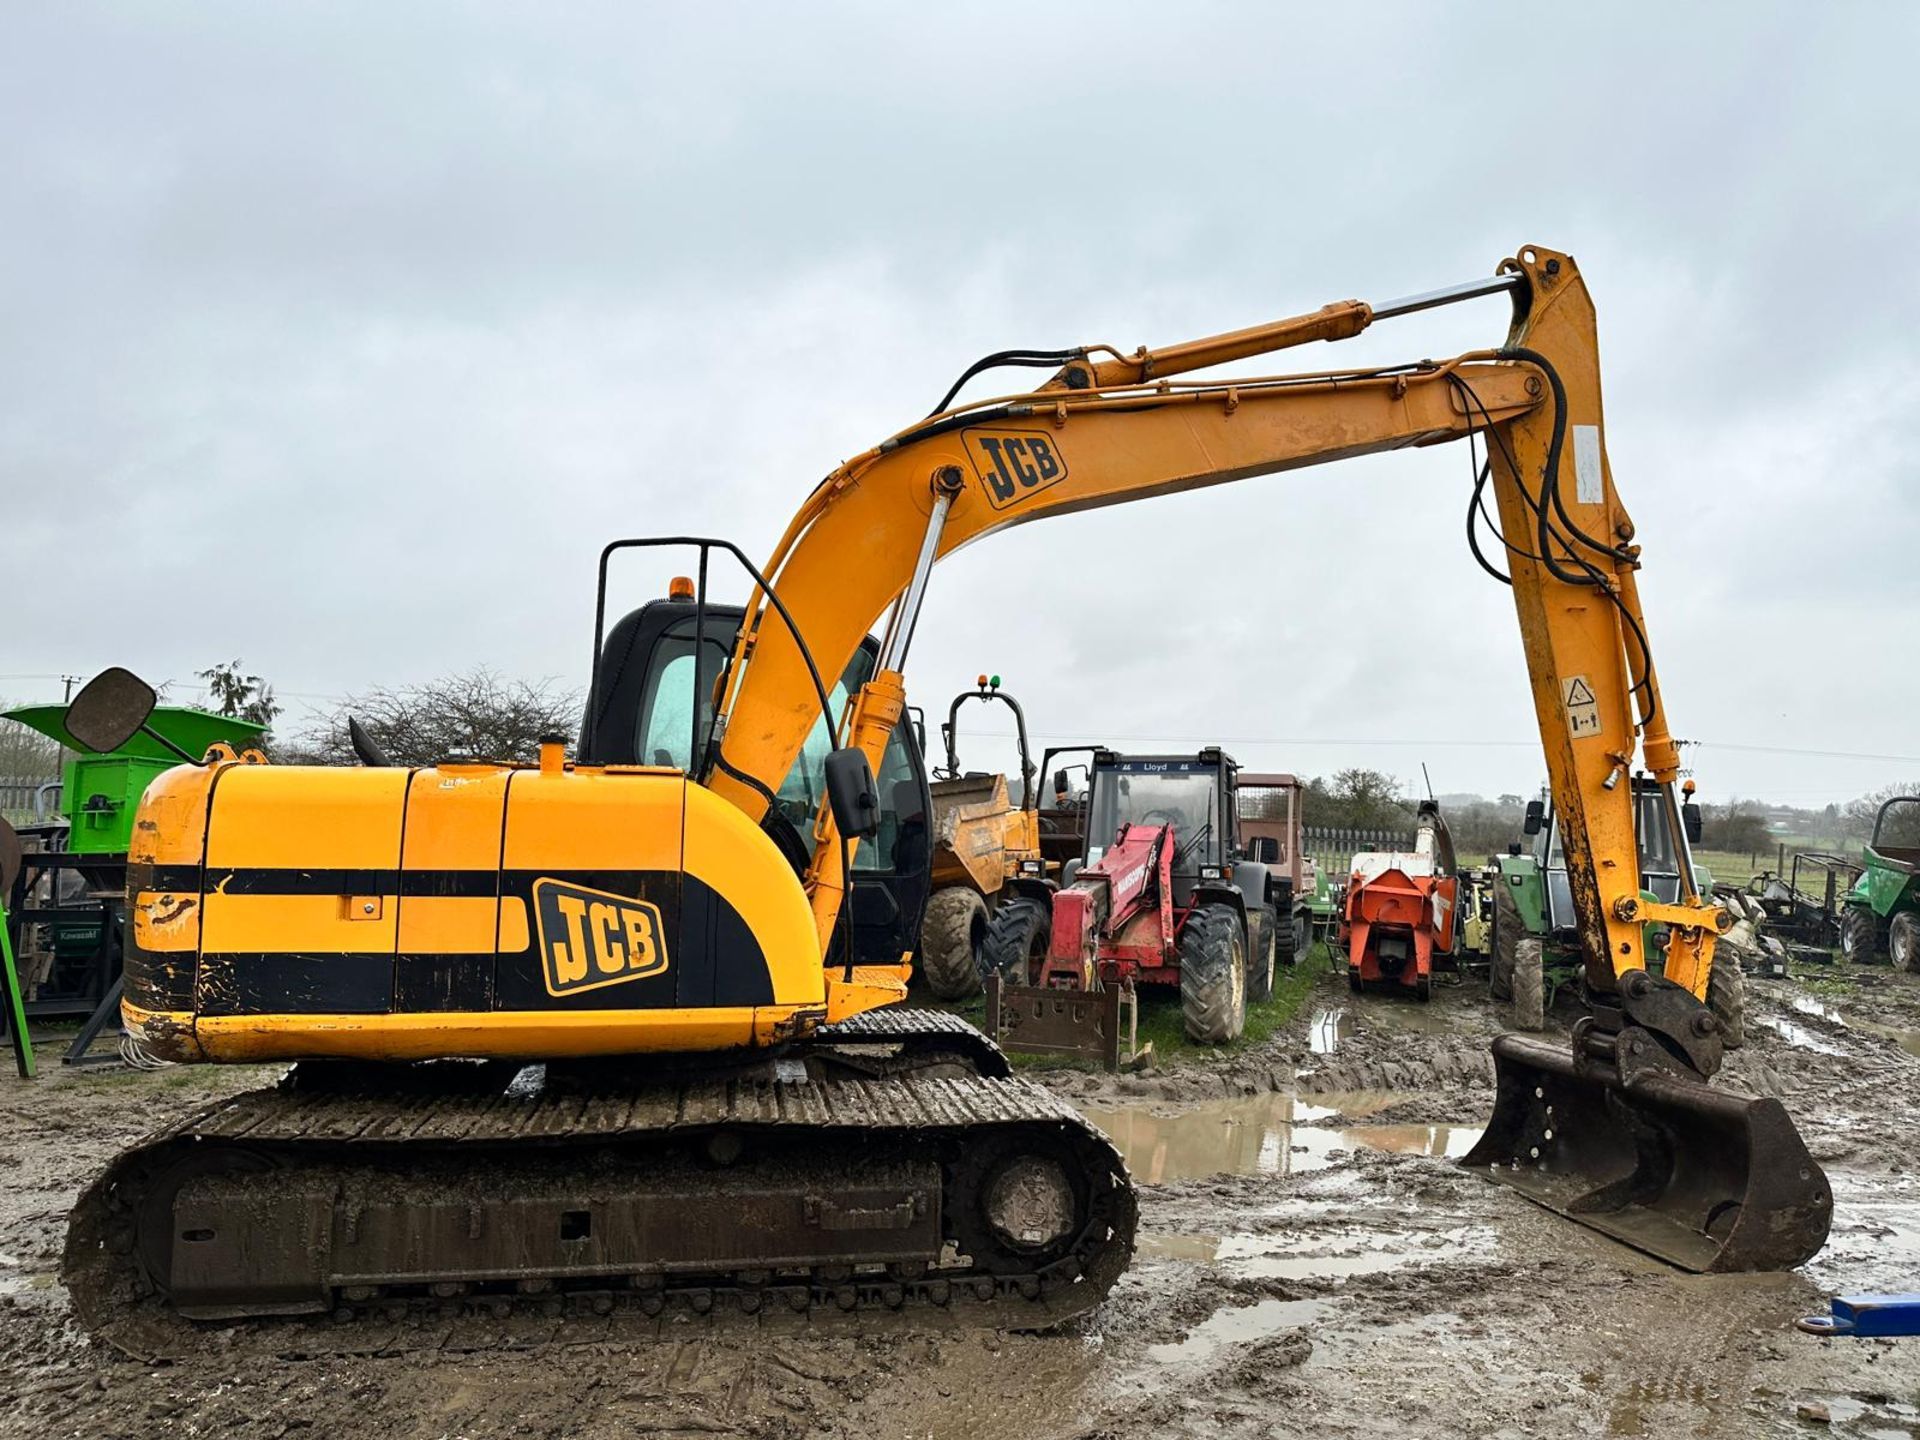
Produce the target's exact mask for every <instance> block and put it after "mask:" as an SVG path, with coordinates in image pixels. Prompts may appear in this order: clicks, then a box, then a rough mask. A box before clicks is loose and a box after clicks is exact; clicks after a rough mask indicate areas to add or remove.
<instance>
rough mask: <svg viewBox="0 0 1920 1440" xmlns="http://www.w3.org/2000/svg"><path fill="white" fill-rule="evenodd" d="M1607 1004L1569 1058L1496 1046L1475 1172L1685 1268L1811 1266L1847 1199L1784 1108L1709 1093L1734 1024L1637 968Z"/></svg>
mask: <svg viewBox="0 0 1920 1440" xmlns="http://www.w3.org/2000/svg"><path fill="white" fill-rule="evenodd" d="M1607 998H1608V999H1609V1000H1610V1001H1615V1002H1617V1003H1614V1004H1607V1005H1601V1006H1597V1007H1596V1010H1595V1013H1593V1014H1592V1015H1589V1016H1588V1017H1586V1018H1584V1019H1582V1020H1581V1021H1580V1022H1579V1023H1578V1024H1577V1025H1576V1026H1575V1027H1574V1031H1573V1043H1572V1044H1571V1045H1570V1046H1568V1045H1563V1044H1559V1043H1556V1042H1554V1041H1550V1040H1545V1039H1541V1038H1538V1037H1534V1036H1527V1035H1517V1034H1507V1035H1501V1036H1500V1037H1498V1038H1497V1039H1496V1040H1495V1041H1494V1042H1493V1059H1494V1077H1495V1084H1496V1091H1495V1097H1494V1108H1493V1118H1492V1119H1491V1120H1490V1121H1489V1122H1488V1125H1487V1129H1486V1133H1485V1135H1483V1136H1482V1137H1481V1140H1480V1143H1479V1144H1477V1145H1476V1146H1474V1148H1473V1149H1472V1151H1470V1152H1469V1153H1468V1155H1467V1156H1466V1158H1465V1159H1464V1160H1463V1161H1462V1162H1461V1163H1463V1164H1465V1165H1469V1166H1475V1167H1482V1168H1485V1169H1486V1170H1487V1171H1488V1174H1489V1175H1490V1176H1491V1177H1492V1178H1493V1179H1495V1180H1498V1181H1500V1182H1501V1183H1502V1184H1505V1185H1509V1186H1511V1187H1513V1188H1514V1189H1515V1190H1518V1191H1519V1192H1520V1193H1521V1194H1522V1195H1525V1196H1526V1197H1527V1198H1528V1199H1530V1200H1532V1201H1534V1202H1536V1203H1537V1204H1540V1205H1543V1206H1545V1207H1546V1208H1547V1209H1549V1210H1553V1211H1555V1212H1556V1213H1558V1214H1561V1215H1564V1216H1566V1217H1567V1218H1569V1219H1571V1220H1577V1221H1579V1222H1580V1223H1581V1224H1583V1225H1588V1226H1591V1227H1592V1228H1593V1229H1595V1230H1599V1231H1601V1232H1602V1233H1604V1234H1607V1235H1610V1236H1612V1237H1613V1238H1614V1239H1616V1240H1619V1241H1622V1242H1623V1243H1625V1244H1628V1245H1631V1246H1633V1247H1634V1248H1635V1249H1638V1250H1644V1251H1645V1252H1647V1253H1648V1254H1650V1255H1654V1256H1657V1257H1659V1258H1660V1259H1662V1260H1665V1261H1667V1262H1668V1263H1669V1264H1672V1265H1677V1266H1679V1267H1680V1268H1682V1269H1684V1270H1692V1271H1696V1272H1701V1273H1705V1272H1709V1271H1713V1272H1721V1271H1748V1270H1787V1269H1792V1268H1793V1267H1794V1266H1796V1265H1799V1264H1801V1263H1802V1262H1804V1261H1806V1260H1807V1259H1809V1258H1811V1257H1812V1256H1813V1255H1814V1254H1815V1253H1816V1252H1817V1251H1818V1250H1819V1249H1820V1247H1821V1246H1822V1245H1823V1244H1825V1243H1826V1238H1827V1226H1828V1224H1829V1223H1830V1221H1831V1219H1832V1215H1833V1193H1832V1190H1831V1188H1830V1187H1829V1186H1828V1184H1827V1177H1826V1175H1825V1174H1824V1173H1823V1172H1822V1171H1821V1169H1820V1167H1819V1165H1817V1164H1816V1163H1814V1160H1813V1157H1812V1156H1811V1155H1809V1154H1808V1153H1807V1148H1806V1146H1805V1145H1804V1144H1803V1143H1802V1142H1801V1139H1800V1136H1799V1133H1798V1132H1797V1131H1796V1130H1795V1129H1794V1127H1793V1122H1792V1121H1791V1120H1790V1119H1789V1118H1788V1117H1787V1112H1786V1109H1785V1107H1783V1106H1782V1105H1781V1104H1780V1102H1779V1101H1778V1100H1770V1099H1758V1098H1755V1097H1754V1096H1750V1095H1741V1094H1738V1093H1735V1092H1732V1091H1727V1090H1721V1089H1715V1088H1712V1087H1710V1086H1709V1085H1708V1084H1707V1078H1708V1077H1709V1076H1711V1075H1712V1074H1713V1073H1714V1072H1715V1071H1717V1070H1718V1069H1719V1068H1720V1056H1721V1041H1720V1034H1719V1027H1718V1026H1717V1024H1715V1022H1714V1020H1713V1017H1712V1015H1711V1014H1710V1012H1708V1011H1707V1009H1706V1008H1705V1007H1704V1006H1702V1005H1701V1004H1700V1002H1699V1001H1698V1000H1696V999H1695V998H1694V997H1693V996H1692V995H1691V994H1690V993H1688V991H1687V990H1685V989H1684V988H1683V987H1681V986H1680V985H1677V984H1675V983H1674V982H1673V981H1671V980H1667V979H1665V978H1663V977H1656V976H1652V975H1649V974H1647V973H1646V972H1645V971H1643V970H1635V971H1631V972H1629V973H1628V974H1627V975H1625V976H1624V977H1622V980H1621V986H1620V992H1619V994H1618V995H1617V996H1610V997H1607Z"/></svg>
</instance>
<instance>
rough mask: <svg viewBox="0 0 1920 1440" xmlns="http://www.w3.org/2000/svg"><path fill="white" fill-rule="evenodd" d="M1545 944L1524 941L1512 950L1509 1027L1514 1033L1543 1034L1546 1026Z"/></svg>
mask: <svg viewBox="0 0 1920 1440" xmlns="http://www.w3.org/2000/svg"><path fill="white" fill-rule="evenodd" d="M1546 949H1547V946H1546V942H1545V941H1544V940H1539V939H1535V938H1533V937H1531V936H1530V937H1528V938H1527V939H1525V940H1521V941H1518V942H1516V943H1515V945H1514V947H1513V972H1512V974H1511V975H1510V976H1509V977H1508V979H1509V981H1510V983H1511V985H1512V987H1513V1024H1514V1028H1515V1029H1517V1030H1544V1029H1545V1028H1546V1024H1547V1006H1546V998H1547V976H1546Z"/></svg>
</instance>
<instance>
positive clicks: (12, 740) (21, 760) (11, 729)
mask: <svg viewBox="0 0 1920 1440" xmlns="http://www.w3.org/2000/svg"><path fill="white" fill-rule="evenodd" d="M13 707H14V702H13V701H11V700H0V710H11V709H13ZM60 757H61V749H60V746H59V744H58V743H57V742H56V741H53V740H49V739H48V738H47V737H46V736H44V735H42V734H41V733H40V732H39V731H38V730H29V729H28V728H27V727H26V726H24V725H22V724H20V723H19V722H18V721H16V720H0V778H3V779H7V780H58V779H59V778H60Z"/></svg>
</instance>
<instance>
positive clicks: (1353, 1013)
mask: <svg viewBox="0 0 1920 1440" xmlns="http://www.w3.org/2000/svg"><path fill="white" fill-rule="evenodd" d="M1358 1005H1359V1009H1358V1010H1356V1009H1354V1008H1352V1007H1350V1006H1346V1005H1330V1006H1328V1007H1326V1008H1325V1009H1322V1010H1316V1011H1314V1013H1313V1018H1312V1019H1311V1020H1309V1021H1308V1022H1307V1048H1308V1049H1309V1050H1311V1051H1312V1052H1313V1053H1314V1054H1316V1055H1333V1054H1336V1053H1337V1052H1338V1051H1339V1049H1340V1046H1341V1044H1342V1043H1343V1042H1345V1041H1346V1040H1348V1039H1350V1038H1351V1037H1352V1035H1353V1032H1354V1030H1355V1029H1356V1028H1358V1026H1359V1024H1360V1021H1361V1017H1362V1014H1363V1013H1364V1016H1365V1019H1366V1021H1367V1023H1369V1024H1371V1025H1377V1026H1379V1027H1380V1028H1381V1029H1383V1030H1399V1031H1410V1032H1412V1033H1414V1034H1416V1035H1449V1034H1452V1033H1454V1032H1455V1030H1456V1029H1457V1028H1458V1027H1457V1026H1456V1025H1455V1023H1454V1019H1453V1012H1451V1011H1449V1010H1445V1009H1442V1008H1440V1007H1439V1006H1437V1005H1430V1004H1423V1003H1421V1002H1420V1001H1417V1000H1413V999H1410V998H1401V997H1399V996H1389V995H1382V996H1375V997H1372V998H1370V999H1365V1000H1361V1001H1359V1002H1358Z"/></svg>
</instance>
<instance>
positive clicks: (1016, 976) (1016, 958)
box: [979, 895, 1053, 985]
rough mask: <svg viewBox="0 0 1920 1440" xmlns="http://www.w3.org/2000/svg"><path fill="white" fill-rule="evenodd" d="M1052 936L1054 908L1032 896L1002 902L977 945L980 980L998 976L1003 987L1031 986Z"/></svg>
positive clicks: (1015, 897)
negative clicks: (983, 937) (978, 948)
mask: <svg viewBox="0 0 1920 1440" xmlns="http://www.w3.org/2000/svg"><path fill="white" fill-rule="evenodd" d="M1052 934H1053V907H1052V906H1050V905H1049V904H1047V903H1046V902H1045V901H1044V900H1040V899H1038V898H1036V897H1034V896H1032V895H1015V896H1013V897H1012V898H1011V899H1007V900H1002V901H1001V902H1000V908H999V909H998V910H997V911H995V912H994V916H993V919H992V920H990V921H988V922H987V933H986V938H985V939H983V940H981V942H980V950H979V956H980V978H981V979H982V980H985V979H986V978H987V976H989V975H998V976H999V977H1000V980H1001V983H1002V984H1005V985H1031V984H1033V982H1034V981H1035V980H1036V979H1037V978H1039V977H1038V971H1039V968H1040V960H1041V959H1042V958H1043V957H1044V956H1045V955H1046V953H1047V941H1048V939H1050V938H1051V937H1052Z"/></svg>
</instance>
